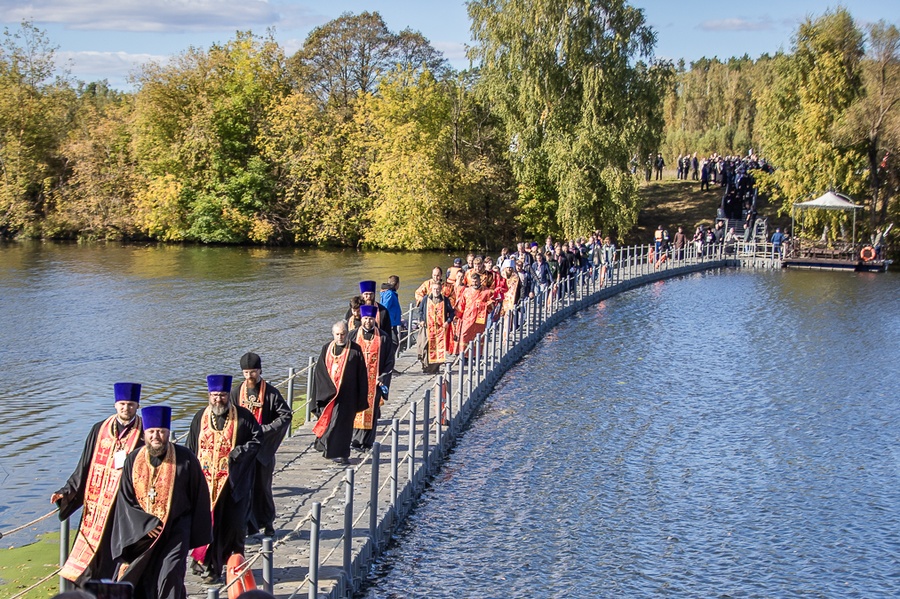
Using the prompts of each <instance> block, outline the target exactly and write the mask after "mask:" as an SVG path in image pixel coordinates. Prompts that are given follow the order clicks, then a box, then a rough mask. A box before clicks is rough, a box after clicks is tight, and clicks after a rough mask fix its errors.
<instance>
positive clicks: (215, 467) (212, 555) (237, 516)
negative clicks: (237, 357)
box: [185, 374, 262, 583]
mask: <svg viewBox="0 0 900 599" xmlns="http://www.w3.org/2000/svg"><path fill="white" fill-rule="evenodd" d="M231 380H232V377H231V376H229V375H225V374H212V375H209V376H208V377H206V381H207V388H208V390H209V405H208V406H206V407H205V408H203V409H202V410H200V411H199V412H197V414H196V415H194V419H193V420H192V421H191V428H190V431H189V432H188V436H187V440H186V443H185V444H186V445H187V447H188V449H190V450H191V451H192V452H194V455H196V456H197V459H198V460H200V465H201V467H202V468H203V473H204V476H205V477H206V483H207V485H208V486H209V492H210V497H209V502H210V505H211V506H212V509H213V514H212V520H213V535H212V542H210V544H209V546H208V547H206V548H205V550H204V549H198V550H195V551H193V552H192V553H191V555H192V556H193V557H194V561H195V563H194V567H193V569H194V571H195V572H196V573H198V574H202V575H203V577H204V580H205V582H208V583H215V582H218V581H219V580H220V579H221V577H222V569H223V566H224V565H225V563H226V562H227V561H228V558H229V557H230V556H231V555H232V554H234V553H239V554H241V555H243V553H244V543H245V541H246V540H247V521H248V520H249V517H250V501H251V494H252V491H253V477H254V471H255V469H256V455H257V453H259V447H260V440H261V438H262V430H261V429H260V427H259V423H257V422H256V419H255V418H254V417H253V414H252V413H250V411H249V410H247V409H246V408H242V407H240V406H237V405H235V404H233V403H232V402H231ZM234 429H236V430H234ZM232 439H233V443H232ZM216 451H218V452H219V453H218V454H216Z"/></svg>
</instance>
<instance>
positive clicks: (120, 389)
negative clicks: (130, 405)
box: [113, 383, 141, 403]
mask: <svg viewBox="0 0 900 599" xmlns="http://www.w3.org/2000/svg"><path fill="white" fill-rule="evenodd" d="M113 393H114V394H115V397H116V401H133V402H135V403H141V384H140V383H116V384H114V385H113Z"/></svg>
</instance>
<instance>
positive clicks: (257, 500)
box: [231, 382, 291, 534]
mask: <svg viewBox="0 0 900 599" xmlns="http://www.w3.org/2000/svg"><path fill="white" fill-rule="evenodd" d="M242 386H243V384H242V385H235V386H234V387H233V388H232V389H231V402H232V403H233V404H234V405H236V406H239V405H241V387H242ZM261 420H262V422H260V429H261V430H262V438H261V444H260V448H259V453H257V454H256V473H255V475H254V482H253V493H252V497H251V500H250V503H251V506H250V523H249V530H248V532H249V533H250V534H256V533H257V532H258V531H260V530H263V529H265V528H266V527H267V526H272V525H273V521H274V520H275V500H274V499H273V497H272V479H273V478H274V476H275V452H276V451H278V446H279V445H281V441H282V440H284V435H285V434H286V433H287V431H288V428H289V427H290V425H291V408H290V406H288V403H287V402H286V401H285V400H284V397H282V396H281V392H280V391H279V390H278V389H277V388H276V387H275V385H270V384H269V383H268V382H267V383H266V396H265V397H263V398H262V419H261Z"/></svg>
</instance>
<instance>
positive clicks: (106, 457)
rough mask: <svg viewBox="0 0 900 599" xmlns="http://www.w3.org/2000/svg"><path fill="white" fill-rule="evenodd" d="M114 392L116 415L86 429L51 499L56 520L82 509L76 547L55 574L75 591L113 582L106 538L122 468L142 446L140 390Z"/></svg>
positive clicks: (125, 387) (123, 386)
mask: <svg viewBox="0 0 900 599" xmlns="http://www.w3.org/2000/svg"><path fill="white" fill-rule="evenodd" d="M113 393H114V396H115V407H116V413H115V414H113V415H112V416H110V417H108V418H106V419H105V420H101V421H100V422H97V423H95V424H94V426H92V427H91V431H90V433H88V436H87V440H86V441H85V443H84V450H83V451H82V452H81V459H80V460H78V465H77V466H75V470H74V471H73V472H72V475H71V476H70V477H69V480H67V481H66V484H65V485H63V487H62V488H61V489H59V490H58V491H56V493H53V494H52V495H51V496H50V503H56V504H57V505H58V506H59V519H60V521H62V520H65V519H66V518H68V517H69V516H71V515H72V514H73V513H75V511H76V510H77V509H78V508H80V507H81V506H85V508H84V511H83V513H82V516H81V525H80V526H79V527H78V534H77V535H76V537H75V544H74V546H73V547H72V551H71V552H70V553H69V557H68V559H67V560H66V563H65V564H64V565H63V567H62V569H61V570H60V573H59V575H60V576H61V577H63V578H65V579H66V580H70V581H72V582H74V583H75V584H77V585H78V586H83V585H84V583H85V582H87V581H88V580H90V579H101V578H112V577H113V573H114V571H115V562H114V561H113V558H112V554H111V552H110V544H109V539H110V534H111V533H112V514H113V510H114V509H115V501H116V497H117V495H118V491H119V479H120V478H121V476H122V465H123V464H124V463H125V458H126V457H127V456H128V454H129V453H131V452H132V451H134V450H135V449H137V448H138V447H141V446H142V445H143V444H144V430H143V427H142V425H141V417H140V416H138V415H137V409H138V406H139V405H140V401H141V386H140V385H139V384H137V383H116V384H115V385H113Z"/></svg>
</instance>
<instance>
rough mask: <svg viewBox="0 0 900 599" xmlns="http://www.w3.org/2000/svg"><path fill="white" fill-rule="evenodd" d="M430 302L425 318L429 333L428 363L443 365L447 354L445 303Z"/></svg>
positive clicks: (427, 299)
mask: <svg viewBox="0 0 900 599" xmlns="http://www.w3.org/2000/svg"><path fill="white" fill-rule="evenodd" d="M425 301H427V302H428V311H427V314H426V316H425V318H426V321H427V329H426V330H427V331H428V333H427V334H428V350H427V351H428V363H429V364H443V363H444V362H445V361H446V359H447V356H446V353H447V327H446V323H445V322H444V317H445V314H444V302H443V301H440V302H432V301H431V300H430V299H429V298H425Z"/></svg>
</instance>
